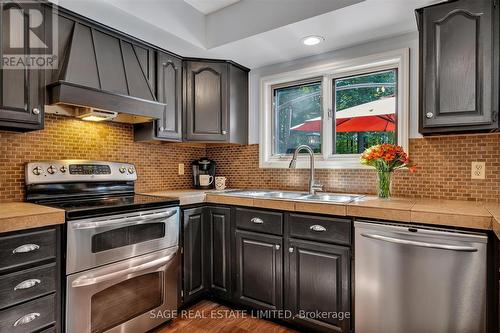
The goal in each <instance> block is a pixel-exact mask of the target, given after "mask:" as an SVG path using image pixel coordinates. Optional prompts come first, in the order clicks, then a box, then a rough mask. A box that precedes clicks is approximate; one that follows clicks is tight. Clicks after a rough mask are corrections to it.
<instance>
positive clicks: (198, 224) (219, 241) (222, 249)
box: [182, 207, 232, 303]
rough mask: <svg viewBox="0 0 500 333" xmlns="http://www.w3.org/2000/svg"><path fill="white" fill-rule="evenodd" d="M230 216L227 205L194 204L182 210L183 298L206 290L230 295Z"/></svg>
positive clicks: (216, 294) (220, 294) (189, 300)
mask: <svg viewBox="0 0 500 333" xmlns="http://www.w3.org/2000/svg"><path fill="white" fill-rule="evenodd" d="M230 217H231V209H230V208H228V207H196V208H191V209H186V210H184V211H183V237H182V240H183V244H182V246H183V253H184V256H183V272H184V273H183V302H184V303H188V302H191V301H193V300H195V299H198V298H200V297H202V296H204V295H205V294H207V293H208V292H209V293H211V294H213V295H214V296H216V297H219V298H225V299H230V298H231V297H232V287H231V260H230V254H231V253H230V230H231V229H230V228H231V226H230V223H231V222H230Z"/></svg>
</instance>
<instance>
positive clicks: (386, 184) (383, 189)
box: [378, 171, 392, 199]
mask: <svg viewBox="0 0 500 333" xmlns="http://www.w3.org/2000/svg"><path fill="white" fill-rule="evenodd" d="M391 176H392V172H389V171H378V197H379V198H383V199H387V198H389V197H390V196H391Z"/></svg>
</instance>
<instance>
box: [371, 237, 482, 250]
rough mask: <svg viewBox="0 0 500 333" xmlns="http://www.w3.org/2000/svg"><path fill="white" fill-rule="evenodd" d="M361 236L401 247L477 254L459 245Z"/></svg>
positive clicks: (469, 247) (467, 247)
mask: <svg viewBox="0 0 500 333" xmlns="http://www.w3.org/2000/svg"><path fill="white" fill-rule="evenodd" d="M361 236H363V237H366V238H371V239H376V240H381V241H384V242H389V243H395V244H402V245H413V246H420V247H426V248H431V249H439V250H450V251H460V252H477V249H476V248H475V247H471V246H459V245H448V244H438V243H429V242H420V241H414V240H409V239H400V238H395V237H389V236H383V235H376V234H361Z"/></svg>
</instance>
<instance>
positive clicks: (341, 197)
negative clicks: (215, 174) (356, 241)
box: [224, 190, 362, 203]
mask: <svg viewBox="0 0 500 333" xmlns="http://www.w3.org/2000/svg"><path fill="white" fill-rule="evenodd" d="M224 195H234V196H244V197H254V198H272V199H294V200H304V201H324V202H338V203H346V202H351V201H353V200H355V199H358V198H360V197H362V195H354V194H340V193H339V194H335V193H317V194H307V193H304V192H286V191H266V190H257V191H255V190H236V191H228V192H225V193H224Z"/></svg>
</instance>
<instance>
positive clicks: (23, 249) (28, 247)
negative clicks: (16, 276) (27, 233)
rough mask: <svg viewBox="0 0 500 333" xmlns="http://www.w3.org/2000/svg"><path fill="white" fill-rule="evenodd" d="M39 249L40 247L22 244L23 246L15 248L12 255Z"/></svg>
mask: <svg viewBox="0 0 500 333" xmlns="http://www.w3.org/2000/svg"><path fill="white" fill-rule="evenodd" d="M39 248H40V246H39V245H36V244H24V245H21V246H18V247H16V248H15V249H14V250H12V253H13V254H16V253H26V252H31V251H35V250H38V249H39Z"/></svg>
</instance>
